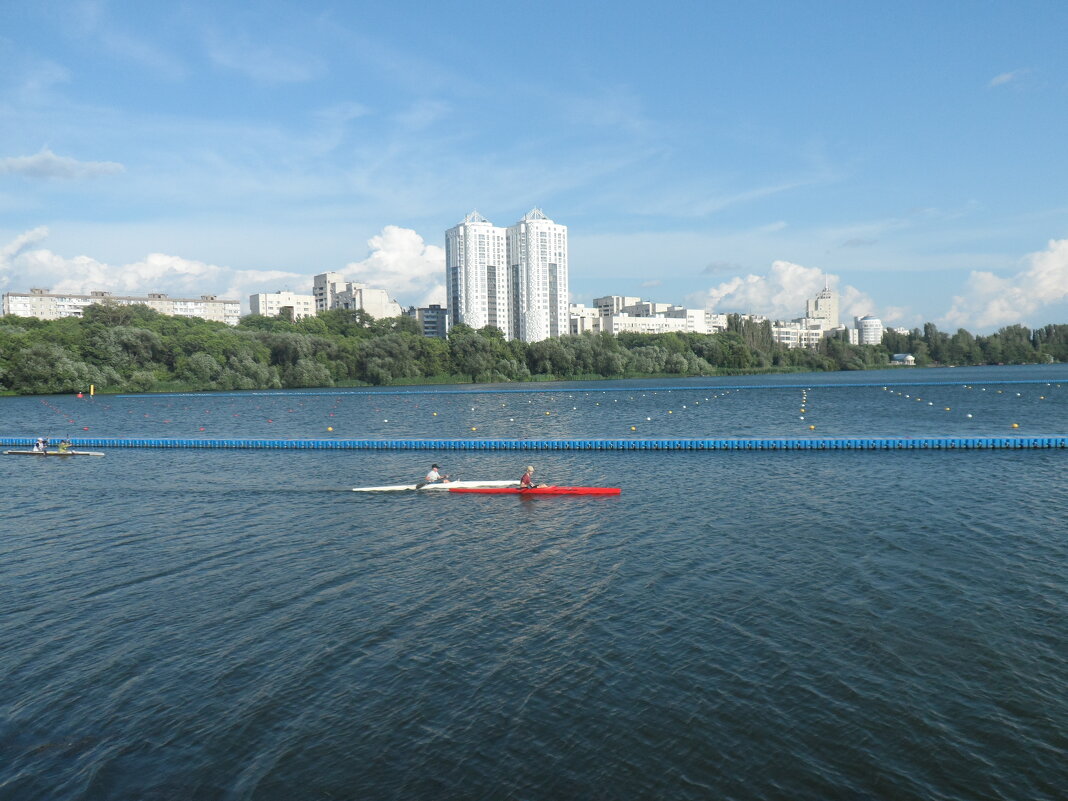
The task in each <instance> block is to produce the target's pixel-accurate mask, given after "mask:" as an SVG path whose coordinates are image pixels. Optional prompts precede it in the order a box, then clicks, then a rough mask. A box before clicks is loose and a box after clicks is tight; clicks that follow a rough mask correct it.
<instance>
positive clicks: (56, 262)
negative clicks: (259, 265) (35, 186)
mask: <svg viewBox="0 0 1068 801" xmlns="http://www.w3.org/2000/svg"><path fill="white" fill-rule="evenodd" d="M47 235H48V229H47V228H45V227H44V226H41V227H39V228H34V229H33V230H31V231H27V232H25V233H23V234H20V235H19V236H17V237H15V238H14V239H13V240H11V242H9V243H7V244H6V245H4V246H3V247H0V275H2V277H3V279H4V281H5V283H10V280H11V279H15V280H16V281H18V282H19V283H20V284H22V286H20V287H19V289H20V291H25V290H26V289H29V288H30V286H31V285H32V286H35V287H42V288H47V289H51V290H52V291H53V292H78V293H81V292H89V291H92V290H103V291H107V292H113V293H115V294H136V295H140V294H144V293H146V292H166V293H168V294H172V295H173V294H176V293H182V294H194V295H198V296H199V295H201V294H208V293H211V292H214V291H216V289H215V288H216V287H218V286H221V285H222V282H223V280H224V279H225V278H226V277H228V276H229V275H231V271H230V270H228V269H227V268H225V267H220V266H218V265H215V264H208V263H206V262H202V261H196V260H194V259H185V258H182V257H181V256H169V255H167V254H165V253H150V254H148V255H147V256H145V258H144V259H142V260H140V261H136V262H132V263H129V264H108V263H107V262H103V261H100V260H98V259H95V258H93V257H91V256H74V257H69V256H63V255H61V254H59V253H55V252H53V251H51V250H48V249H46V248H36V249H34V248H32V247H31V246H32V245H35V244H37V243H38V242H40V241H41V240H42V239H44V238H45V237H46V236H47Z"/></svg>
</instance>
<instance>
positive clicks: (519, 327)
mask: <svg viewBox="0 0 1068 801" xmlns="http://www.w3.org/2000/svg"><path fill="white" fill-rule="evenodd" d="M507 235H508V243H507V244H508V248H507V253H508V278H509V282H510V284H511V287H510V289H511V294H512V310H511V312H512V314H511V316H512V336H513V337H515V338H517V339H521V340H523V341H524V342H539V341H541V340H543V339H548V338H549V337H558V336H561V335H563V334H567V333H568V332H569V331H570V325H569V321H568V299H567V292H568V289H567V285H568V281H567V226H566V225H559V224H557V223H555V222H553V221H552V220H550V219H549V218H548V217H546V216H545V214H544V213H543V212H542V210H541V209H537V208H536V209H531V210H530V211H529V212H527V213H526V214H524V215H523V219H521V220H520V221H519V222H517V223H516V224H515V225H511V226H509V227H508V232H507Z"/></svg>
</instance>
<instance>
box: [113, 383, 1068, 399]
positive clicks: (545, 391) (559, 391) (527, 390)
mask: <svg viewBox="0 0 1068 801" xmlns="http://www.w3.org/2000/svg"><path fill="white" fill-rule="evenodd" d="M1058 383H1063V381H1062V379H1059V378H1014V379H1009V380H1000V381H970V382H969V381H871V382H865V383H856V384H853V383H849V384H828V383H822V384H821V383H806V384H693V385H683V384H674V385H665V386H647V387H598V386H578V387H551V388H547V387H544V386H541V387H539V386H538V385H537V384H536V383H535V385H534V386H530V387H492V388H490V387H486V386H482V385H478V384H472V385H471V389H430V388H425V387H424V388H419V389H312V390H302V391H293V390H266V391H264V390H244V391H242V392H155V393H146V394H141V395H114V396H113V397H115V398H134V399H138V400H153V399H155V398H249V397H258V396H267V397H276V398H289V397H293V396H307V395H501V394H509V393H511V394H520V393H521V394H540V395H564V394H574V393H583V392H585V393H587V394H592V393H594V392H629V393H630V394H632V395H638V394H642V393H649V392H717V391H722V390H725V389H730V390H735V389H857V388H871V387H878V388H880V389H881V388H883V387H970V386H972V385H973V384H982V385H985V386H1002V385H1007V384H1058Z"/></svg>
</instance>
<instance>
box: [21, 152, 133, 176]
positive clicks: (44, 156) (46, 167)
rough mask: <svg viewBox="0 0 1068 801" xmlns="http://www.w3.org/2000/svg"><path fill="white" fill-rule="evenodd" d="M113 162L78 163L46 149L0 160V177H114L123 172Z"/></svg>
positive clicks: (121, 167)
mask: <svg viewBox="0 0 1068 801" xmlns="http://www.w3.org/2000/svg"><path fill="white" fill-rule="evenodd" d="M125 169H126V168H125V167H123V166H122V165H121V164H119V163H118V162H114V161H78V160H77V159H73V158H71V157H69V156H57V155H56V154H55V153H53V152H52V151H51V150H49V149H48V148H47V147H43V148H41V150H40V152H39V153H35V154H34V155H32V156H9V157H7V158H2V159H0V175H25V176H28V177H30V178H65V179H68V180H80V179H83V178H95V177H96V176H98V175H114V174H115V173H119V172H123V171H125Z"/></svg>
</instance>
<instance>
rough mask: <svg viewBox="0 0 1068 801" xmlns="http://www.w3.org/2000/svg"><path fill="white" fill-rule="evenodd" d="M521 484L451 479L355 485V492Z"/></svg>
mask: <svg viewBox="0 0 1068 801" xmlns="http://www.w3.org/2000/svg"><path fill="white" fill-rule="evenodd" d="M518 486H519V482H518V481H450V482H448V483H447V484H387V485H386V486H383V487H353V488H352V491H353V492H401V491H402V490H447V489H453V488H463V489H477V488H483V489H493V488H504V487H512V488H516V487H518Z"/></svg>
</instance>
